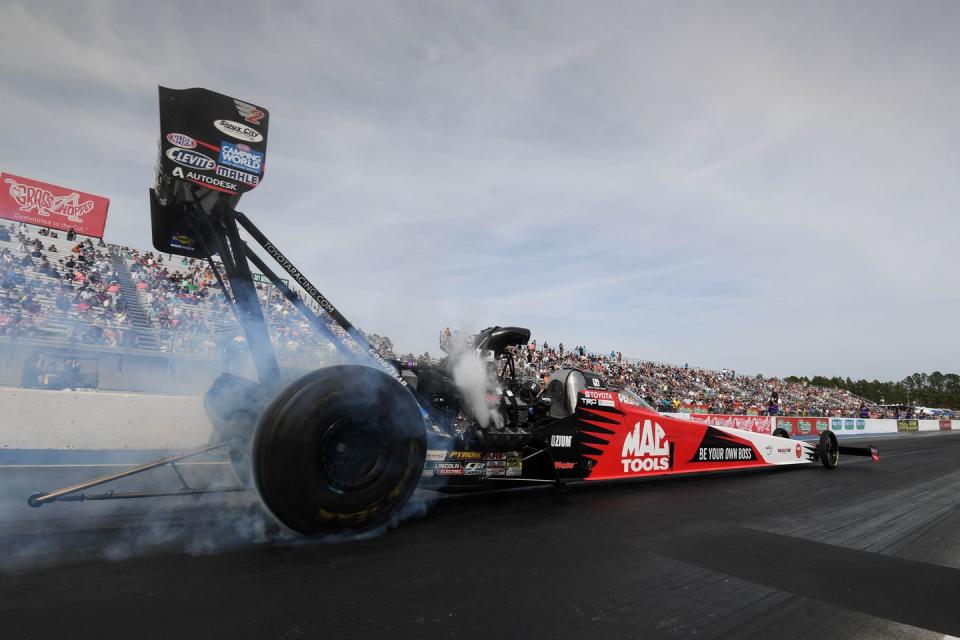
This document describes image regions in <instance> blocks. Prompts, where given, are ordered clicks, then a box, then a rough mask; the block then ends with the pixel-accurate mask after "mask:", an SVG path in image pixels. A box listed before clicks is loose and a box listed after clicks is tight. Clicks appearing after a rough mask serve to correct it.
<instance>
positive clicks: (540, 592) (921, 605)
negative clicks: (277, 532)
mask: <svg viewBox="0 0 960 640" xmlns="http://www.w3.org/2000/svg"><path fill="white" fill-rule="evenodd" d="M877 446H878V447H879V448H880V451H881V462H880V463H879V464H874V463H872V462H871V461H870V460H869V459H864V458H853V459H850V460H846V459H844V460H843V461H842V463H841V465H840V467H839V468H838V469H836V470H835V471H826V470H824V469H822V468H820V467H819V466H816V465H811V466H809V467H802V468H793V469H783V470H774V471H767V472H756V473H744V474H725V475H721V476H712V477H707V476H699V477H687V478H678V479H673V480H665V481H655V482H638V483H618V484H615V485H578V486H573V487H571V488H570V489H569V490H568V491H566V492H564V493H556V492H554V491H552V490H549V489H548V490H545V491H544V490H530V491H513V492H505V493H499V492H486V493H484V494H481V495H475V496H467V497H459V498H457V499H454V500H445V499H441V500H438V501H436V502H435V503H433V504H428V503H424V505H425V506H428V507H429V513H427V514H426V515H425V516H424V517H419V518H413V519H411V520H410V521H408V522H406V523H404V524H403V525H402V526H400V527H399V528H397V529H394V530H390V531H387V532H385V533H384V534H383V535H380V536H377V537H371V538H367V539H362V540H357V539H354V540H342V541H336V542H331V541H327V542H326V543H311V542H290V541H286V542H276V541H272V542H270V541H268V542H263V541H258V540H256V539H252V540H251V539H249V538H244V537H243V535H241V534H242V533H243V532H240V533H238V532H237V531H236V530H235V529H234V528H233V527H232V526H228V524H227V523H229V519H230V518H231V517H236V516H231V515H230V514H231V513H234V512H235V511H236V510H237V507H238V506H242V505H232V506H231V505H229V504H226V503H223V502H219V503H218V502H213V501H212V499H211V501H209V502H204V501H201V502H197V501H192V502H190V503H189V504H190V509H180V510H177V509H174V507H173V506H172V505H171V503H168V502H165V501H159V502H157V503H153V504H156V505H158V506H153V507H147V506H145V505H143V504H125V505H124V507H123V508H124V510H123V511H122V512H120V513H105V512H97V511H96V509H98V508H99V506H100V505H91V504H68V505H49V506H45V507H42V508H41V509H38V510H30V509H29V508H26V507H24V508H23V509H20V510H16V511H13V513H14V515H15V518H16V520H15V521H14V522H5V523H3V526H2V527H0V550H3V552H4V556H5V557H7V558H10V557H14V556H16V555H17V554H18V553H19V551H20V550H21V548H22V546H23V545H25V544H28V543H29V544H35V545H36V544H39V545H44V544H46V545H53V546H54V547H56V548H57V553H58V554H60V555H57V556H56V557H55V562H54V563H52V564H51V563H40V562H38V563H34V564H29V563H28V564H25V565H24V564H20V565H17V566H16V567H15V568H10V567H6V565H5V569H6V570H5V571H3V572H0V620H2V621H3V631H4V633H3V637H4V638H5V639H6V638H64V637H68V638H103V637H137V638H174V637H175V638H178V639H179V638H204V639H209V638H217V637H229V638H231V639H242V638H256V639H258V640H260V639H263V638H284V637H285V638H299V637H303V638H321V637H322V638H356V639H358V640H359V639H367V638H372V637H391V638H408V637H410V638H414V637H415V638H424V637H441V638H446V637H451V638H484V639H489V638H490V637H492V636H497V637H503V638H518V637H522V638H525V639H527V638H545V639H546V638H578V639H582V638H691V637H692V638H729V637H736V638H770V637H776V638H777V640H787V639H789V638H817V639H823V638H931V639H933V638H935V639H936V640H941V639H942V638H943V637H944V634H950V635H960V607H957V606H956V605H955V603H956V602H958V601H960V600H958V597H960V516H958V514H960V465H958V463H960V437H957V434H955V433H945V434H931V435H926V434H919V435H918V434H910V435H905V436H902V437H888V438H883V439H882V440H879V441H877ZM87 472H89V471H87ZM11 473H13V472H12V471H11V470H9V469H2V470H0V502H2V501H6V499H7V497H11V499H12V497H16V499H17V500H18V501H20V502H18V504H22V500H23V499H25V495H28V494H25V495H20V493H22V492H21V491H15V492H12V493H8V492H7V490H6V487H8V486H10V485H9V481H10V480H11V477H10V474H11ZM16 473H23V472H16ZM30 473H42V474H54V475H53V476H50V475H44V476H43V477H42V478H40V477H31V478H30V482H27V483H26V484H27V485H29V486H34V485H37V484H38V482H37V481H41V482H39V485H40V487H39V488H44V487H47V486H57V485H58V483H59V481H60V480H67V481H70V478H72V477H74V476H75V475H76V474H73V475H71V476H70V478H68V477H67V476H68V475H69V474H67V473H66V471H64V470H49V469H48V470H44V471H36V472H30ZM71 473H72V472H71ZM188 479H189V478H188ZM60 484H65V483H60ZM160 504H163V505H164V506H162V507H161V506H159V505H160ZM60 507H62V510H57V509H58V508H60ZM87 507H93V508H94V509H95V510H94V511H87V510H85V508H87ZM18 509H19V507H18ZM48 509H49V511H47V510H48ZM41 512H42V513H41ZM92 514H98V515H96V516H94V515H92ZM156 519H160V520H161V521H173V522H175V523H176V527H175V528H174V534H172V535H171V537H169V538H164V537H162V536H161V537H160V538H158V539H156V540H153V541H152V544H151V545H149V546H146V547H143V548H140V549H131V550H129V551H130V552H129V553H127V554H120V555H116V556H114V557H115V559H112V560H111V559H108V558H106V557H105V556H103V554H101V553H97V552H96V545H97V541H98V540H100V539H115V538H116V537H117V536H120V537H121V538H122V537H123V536H125V535H128V534H127V533H125V532H129V531H130V530H147V531H149V530H150V529H151V527H152V526H153V524H152V523H153V521H154V520H156ZM225 521H226V522H225ZM239 522H241V523H242V522H244V521H243V520H242V519H240V520H239ZM201 534H202V535H201ZM70 536H77V539H79V538H82V539H83V541H84V543H83V549H84V550H83V552H82V553H77V554H76V555H73V554H72V553H71V545H70V544H63V543H64V537H66V538H67V540H70V539H71V538H70ZM185 536H186V537H188V538H189V537H191V536H199V537H200V538H201V539H203V540H205V541H210V540H212V541H213V542H217V541H222V540H232V543H231V544H226V545H222V546H217V545H216V544H213V545H212V546H205V545H201V546H200V547H199V548H185V547H184V542H183V541H184V537H185ZM231 536H232V537H231ZM244 540H246V542H244Z"/></svg>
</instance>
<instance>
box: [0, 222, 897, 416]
mask: <svg viewBox="0 0 960 640" xmlns="http://www.w3.org/2000/svg"><path fill="white" fill-rule="evenodd" d="M257 288H258V293H259V296H260V300H261V303H262V305H263V309H264V316H265V318H266V320H267V324H268V327H269V331H270V336H271V339H272V341H273V344H274V348H275V350H276V353H277V356H278V359H279V361H280V363H281V365H282V366H284V367H285V368H287V369H308V368H312V367H316V366H319V365H322V364H327V363H330V362H333V361H335V360H336V359H337V358H336V353H335V349H334V347H333V345H332V344H331V343H330V341H328V340H326V339H325V338H324V337H323V336H322V335H320V334H319V332H318V331H317V330H316V329H315V328H314V327H313V326H312V325H311V324H310V323H309V322H308V321H307V320H305V319H304V318H303V317H302V316H301V315H300V314H299V313H298V312H297V311H296V309H295V308H294V307H293V305H292V304H291V303H290V301H288V300H286V299H285V298H284V297H282V296H281V295H280V294H279V292H278V291H277V290H276V289H275V288H274V287H273V286H271V285H270V284H269V283H265V282H261V283H259V284H258V285H257ZM304 299H308V298H306V297H305V296H304ZM322 317H323V318H324V319H325V321H326V325H327V328H328V330H329V331H330V332H333V333H335V334H338V335H341V336H342V335H343V331H342V329H340V328H339V327H338V326H337V325H335V324H334V323H333V322H332V321H331V320H330V319H329V318H327V317H326V316H322ZM14 338H15V339H16V340H13V339H14ZM377 338H378V339H379V337H377ZM3 341H6V344H7V349H8V354H7V358H6V368H7V372H6V374H5V375H2V373H0V381H2V382H4V383H6V384H10V381H11V380H12V379H13V378H16V377H19V378H21V379H23V378H24V377H26V378H28V379H30V380H33V379H35V378H39V379H42V378H43V375H44V373H45V372H44V371H40V370H37V363H38V362H46V363H48V364H47V365H44V366H50V367H51V368H57V366H58V365H57V364H55V363H62V362H64V361H67V362H72V360H73V359H76V358H81V359H82V360H84V361H86V362H90V361H95V362H96V363H97V365H96V368H97V370H98V371H99V373H98V374H97V376H96V380H97V383H96V384H91V385H90V386H100V388H121V389H134V390H136V389H139V388H140V387H143V386H147V385H150V386H151V387H152V388H153V389H154V390H155V389H156V388H157V387H158V386H159V387H160V388H164V389H166V390H168V391H171V392H175V393H191V392H192V393H196V391H197V388H198V386H199V388H204V385H205V384H206V383H207V382H208V381H209V379H211V378H212V377H213V376H214V375H216V373H217V372H218V371H220V370H222V369H228V370H230V369H233V370H242V369H243V368H244V367H245V366H249V362H248V361H247V354H246V350H245V348H244V344H243V336H242V332H240V331H239V327H238V324H237V320H236V318H235V317H234V315H233V313H232V310H231V309H230V308H229V306H228V305H227V303H226V299H225V297H224V296H223V294H222V293H221V291H220V287H219V284H218V282H217V279H216V277H215V275H214V273H213V271H212V269H211V267H210V265H209V264H208V263H207V262H205V261H201V260H191V259H189V258H179V257H173V256H169V255H166V256H165V255H162V254H156V253H154V252H150V251H148V252H142V251H139V250H137V249H132V248H129V247H122V246H118V245H108V244H104V243H103V241H97V242H96V243H95V242H94V240H93V239H90V238H84V239H81V238H72V239H69V240H68V239H67V238H66V237H65V236H64V235H63V234H60V235H58V234H57V233H55V232H52V231H49V230H47V229H43V228H37V227H30V226H28V225H25V224H22V223H17V224H8V225H0V343H2V342H3ZM383 344H384V345H392V343H390V341H389V339H385V340H383ZM530 347H531V348H528V349H525V350H524V352H523V353H522V354H521V358H520V360H521V362H522V365H523V366H522V368H521V370H522V372H523V373H524V374H525V375H527V376H528V377H531V378H537V379H542V378H543V377H544V376H547V375H549V373H550V372H551V371H554V370H555V369H558V368H560V367H579V368H582V369H587V370H591V371H596V372H598V373H601V374H603V375H604V376H605V377H606V378H607V379H609V380H610V381H611V383H613V384H614V385H618V386H620V387H627V388H630V389H631V390H633V391H635V392H637V393H639V394H640V395H642V396H644V397H645V398H647V400H648V401H649V402H650V403H651V404H652V405H653V406H655V407H656V408H657V409H658V410H660V411H675V412H697V413H728V414H754V415H756V414H765V413H770V412H771V411H774V412H776V413H777V414H780V415H845V416H846V415H857V414H858V412H861V411H862V410H863V406H864V405H866V407H867V410H868V411H869V412H870V413H871V415H880V410H879V408H878V407H876V406H875V405H873V404H872V403H869V402H867V401H865V400H864V399H862V398H859V397H857V396H855V395H853V394H851V393H849V392H847V391H843V390H839V389H828V388H823V387H817V386H813V385H809V384H807V383H800V382H787V381H785V380H782V379H779V378H763V377H760V376H745V375H736V374H735V373H734V372H733V371H729V372H727V371H726V370H724V371H721V372H718V371H711V370H708V369H703V368H697V367H689V366H687V365H684V366H678V365H668V364H662V363H654V362H647V361H642V360H633V359H627V358H624V357H623V356H622V354H618V353H616V352H611V353H609V354H596V353H590V352H588V351H587V350H586V349H585V348H583V347H577V348H576V349H574V350H572V351H570V350H567V351H566V352H564V351H563V350H562V347H557V348H550V347H548V346H547V345H546V344H543V345H541V347H540V348H536V343H535V342H534V343H532V344H531V345H530ZM15 352H18V357H14V353H15ZM51 354H52V356H53V357H50V356H51ZM385 355H388V356H395V354H393V353H392V352H391V353H386V354H385ZM404 357H407V358H413V357H414V356H413V355H412V354H409V355H407V356H404ZM45 358H46V359H45ZM118 358H120V359H119V360H118ZM44 359H45V360H44ZM132 362H137V363H138V364H137V365H136V367H134V369H133V370H134V371H137V370H140V369H145V370H149V371H152V372H153V373H151V374H150V375H149V376H146V377H143V376H131V375H129V372H130V371H131V369H130V367H131V366H132V365H131V363H132ZM102 363H110V364H109V366H106V367H103V366H100V364H102ZM125 367H126V373H124V369H125ZM41 368H42V367H41ZM61 368H62V367H61ZM24 371H29V372H30V374H29V375H25V374H24ZM111 372H112V373H113V374H115V375H110V374H111ZM61 379H62V378H61ZM87 379H90V377H89V375H88V376H87ZM137 379H139V380H137ZM21 383H22V380H21ZM771 405H772V406H771Z"/></svg>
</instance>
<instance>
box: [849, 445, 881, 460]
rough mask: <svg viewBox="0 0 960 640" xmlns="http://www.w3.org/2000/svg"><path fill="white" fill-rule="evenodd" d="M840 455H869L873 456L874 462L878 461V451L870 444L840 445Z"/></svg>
mask: <svg viewBox="0 0 960 640" xmlns="http://www.w3.org/2000/svg"><path fill="white" fill-rule="evenodd" d="M840 455H842V456H863V457H870V458H873V461H874V462H880V452H879V451H878V450H877V448H876V447H874V446H872V445H867V446H865V447H851V446H848V445H840Z"/></svg>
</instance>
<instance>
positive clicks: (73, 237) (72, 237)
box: [67, 227, 77, 242]
mask: <svg viewBox="0 0 960 640" xmlns="http://www.w3.org/2000/svg"><path fill="white" fill-rule="evenodd" d="M76 239H77V232H76V231H75V230H74V228H73V227H70V230H69V231H67V240H69V241H70V242H73V241H74V240H76Z"/></svg>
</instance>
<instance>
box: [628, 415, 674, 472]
mask: <svg viewBox="0 0 960 640" xmlns="http://www.w3.org/2000/svg"><path fill="white" fill-rule="evenodd" d="M620 462H622V463H623V471H624V473H627V472H632V473H640V472H642V471H666V470H667V469H669V468H670V443H669V442H668V441H667V434H666V433H664V431H663V427H661V426H660V425H659V424H657V423H654V422H652V421H650V420H644V421H643V426H642V427H641V426H640V423H639V422H637V423H636V424H635V425H633V431H630V432H628V433H627V437H626V438H624V440H623V449H622V450H621V451H620Z"/></svg>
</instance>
